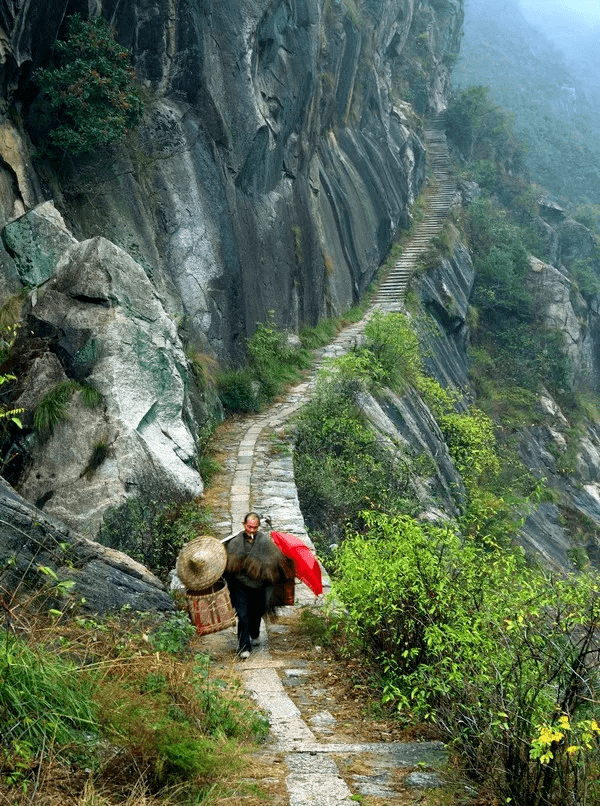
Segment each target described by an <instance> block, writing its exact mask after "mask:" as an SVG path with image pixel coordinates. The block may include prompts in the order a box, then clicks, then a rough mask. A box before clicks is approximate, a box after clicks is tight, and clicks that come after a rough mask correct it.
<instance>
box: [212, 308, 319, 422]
mask: <svg viewBox="0 0 600 806" xmlns="http://www.w3.org/2000/svg"><path fill="white" fill-rule="evenodd" d="M246 352H247V354H248V364H247V365H246V366H245V367H242V368H241V369H235V370H230V371H227V372H223V373H221V374H220V375H219V376H218V377H217V389H218V392H219V397H220V399H221V402H222V404H223V406H225V408H226V409H227V410H228V411H231V412H251V411H259V410H260V409H261V408H262V407H263V406H265V405H266V404H267V403H269V402H271V401H272V400H273V398H274V397H275V396H276V395H277V394H279V392H281V390H282V389H283V387H284V386H286V384H289V383H293V382H294V381H297V380H299V379H300V370H302V369H306V368H308V367H309V366H310V362H311V357H310V354H309V352H308V350H307V349H306V348H305V347H302V348H296V347H290V346H288V344H287V334H286V333H285V332H284V331H283V330H281V329H280V328H279V327H278V326H277V325H275V324H274V323H273V322H272V321H269V322H268V323H266V324H263V323H261V322H259V323H258V324H257V326H256V330H255V331H254V333H253V335H252V336H251V337H250V338H249V339H248V341H247V343H246Z"/></svg>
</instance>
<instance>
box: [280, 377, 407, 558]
mask: <svg viewBox="0 0 600 806" xmlns="http://www.w3.org/2000/svg"><path fill="white" fill-rule="evenodd" d="M294 475H295V479H296V486H297V488H298V495H299V498H300V501H301V504H302V512H303V514H304V517H305V519H306V522H307V524H308V525H309V527H310V529H311V530H315V531H318V532H319V533H320V534H321V535H322V538H321V539H322V540H323V542H324V545H323V546H319V548H320V549H321V550H324V549H325V547H326V545H327V543H328V542H331V540H335V537H336V534H337V533H338V530H339V527H340V525H342V524H344V523H345V522H347V521H350V522H352V521H355V520H356V519H357V518H358V515H359V512H360V511H361V510H362V509H365V508H368V507H373V508H378V509H383V510H386V509H389V510H396V509H397V507H402V508H405V507H409V506H410V508H411V509H412V506H413V505H414V504H409V503H408V500H409V499H410V498H411V493H410V491H409V487H408V468H407V466H406V465H405V464H404V462H403V461H402V460H401V459H400V458H397V457H395V456H394V454H393V452H392V451H391V450H389V449H388V447H387V446H384V445H382V444H380V442H379V441H378V439H377V435H376V433H375V431H374V430H373V429H372V428H371V427H370V426H369V425H368V424H367V423H366V422H365V420H364V417H363V416H361V413H360V410H359V409H358V407H357V406H356V405H355V404H354V402H353V401H352V398H351V396H350V395H349V394H348V388H347V385H346V384H345V383H344V382H341V383H340V382H339V380H338V379H336V378H331V377H325V378H323V380H322V381H321V383H320V385H319V387H318V390H317V393H316V395H315V396H314V397H313V399H312V400H311V401H310V402H309V403H307V404H306V405H305V406H304V407H303V409H302V411H301V413H300V415H299V417H298V421H297V434H296V448H295V451H294Z"/></svg>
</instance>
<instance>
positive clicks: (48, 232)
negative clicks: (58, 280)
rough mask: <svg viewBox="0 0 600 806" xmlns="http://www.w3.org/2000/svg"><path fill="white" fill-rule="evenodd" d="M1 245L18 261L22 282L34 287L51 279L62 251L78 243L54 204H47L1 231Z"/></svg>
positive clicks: (35, 208)
mask: <svg viewBox="0 0 600 806" xmlns="http://www.w3.org/2000/svg"><path fill="white" fill-rule="evenodd" d="M2 242H3V244H4V247H5V248H6V251H7V252H8V253H9V255H11V257H12V258H13V259H14V261H15V266H16V269H17V272H18V275H19V279H20V280H21V282H22V283H23V285H24V286H30V287H31V286H37V285H41V284H42V283H45V282H46V280H49V279H50V277H52V273H53V271H54V267H55V266H56V264H57V263H58V260H59V258H60V257H61V256H62V254H63V252H65V250H66V249H67V248H68V247H69V246H72V245H73V244H76V243H77V240H76V238H75V237H74V236H73V234H72V233H71V232H70V231H69V230H68V229H67V227H66V226H65V222H64V221H63V218H62V216H61V214H60V213H59V212H58V210H57V209H56V208H55V206H54V203H53V202H51V201H47V202H44V203H43V204H38V205H37V207H34V208H33V210H30V211H29V212H28V213H26V214H25V215H23V216H21V217H20V218H17V219H16V220H15V221H11V222H10V224H7V225H6V226H5V227H4V229H3V230H2Z"/></svg>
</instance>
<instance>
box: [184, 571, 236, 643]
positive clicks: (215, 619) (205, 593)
mask: <svg viewBox="0 0 600 806" xmlns="http://www.w3.org/2000/svg"><path fill="white" fill-rule="evenodd" d="M185 598H186V599H187V605H188V612H189V614H190V619H191V620H192V624H194V625H195V626H196V632H197V633H198V635H207V634H208V633H212V632H219V631H220V630H226V629H227V628H228V627H233V626H234V624H235V621H236V617H235V611H234V609H233V606H232V604H231V598H230V596H229V588H228V587H227V583H226V582H225V580H224V579H219V580H218V582H215V584H214V585H212V586H211V587H210V588H206V590H202V591H187V592H186V597H185Z"/></svg>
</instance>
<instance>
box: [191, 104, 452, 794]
mask: <svg viewBox="0 0 600 806" xmlns="http://www.w3.org/2000/svg"><path fill="white" fill-rule="evenodd" d="M426 141H427V146H428V151H429V154H430V164H431V167H432V172H433V189H432V192H431V193H430V195H429V204H428V209H427V212H426V215H425V218H424V220H423V221H422V223H421V224H420V225H419V226H418V227H417V230H416V232H415V234H414V236H413V238H412V239H411V241H410V242H409V244H408V245H407V248H406V249H405V250H404V253H403V255H402V257H401V258H400V259H399V260H398V262H397V263H396V266H395V267H394V268H393V269H392V271H391V272H390V273H389V275H388V277H387V278H385V279H384V281H383V283H382V285H381V286H380V289H379V291H378V293H377V295H376V297H375V300H374V304H373V306H372V308H371V309H370V310H369V312H368V313H367V314H366V316H365V318H364V319H363V320H361V321H360V322H359V323H357V324H354V325H351V326H349V327H347V328H346V329H344V330H343V331H342V332H340V333H339V334H338V336H337V337H336V338H335V340H334V341H333V342H332V343H331V344H330V345H328V346H327V347H326V348H324V349H322V350H318V351H315V364H314V367H313V370H312V371H311V373H310V376H309V377H308V378H307V379H306V380H305V381H304V382H303V383H301V384H299V385H298V386H296V387H294V388H293V389H292V390H291V391H290V392H289V394H288V395H287V397H286V398H285V399H284V400H282V401H280V402H278V403H276V404H275V405H273V406H271V407H270V408H269V409H268V410H267V411H266V412H264V413H261V414H259V415H256V416H252V417H247V418H240V419H237V420H234V421H232V422H230V423H228V425H227V427H226V429H224V430H223V432H222V434H221V437H220V439H219V444H218V450H219V452H220V454H221V460H222V464H223V473H222V474H221V478H220V482H219V485H218V489H217V491H213V492H212V493H211V490H209V491H208V493H207V497H210V496H211V494H212V498H210V500H209V503H210V506H211V508H212V510H213V512H214V513H215V515H216V522H215V524H214V529H215V532H216V533H217V535H218V536H219V537H225V536H227V535H229V534H231V533H232V532H233V531H237V530H238V529H241V523H242V521H243V518H244V515H245V514H246V513H247V512H248V511H250V510H256V511H257V512H259V513H260V514H261V515H262V516H263V517H264V515H266V514H268V515H270V517H271V519H272V523H273V528H275V529H277V530H278V531H282V532H291V533H292V534H294V535H297V536H298V537H300V538H302V539H303V540H304V541H305V542H306V543H307V545H308V546H310V547H311V548H314V546H313V544H312V541H311V540H310V537H309V535H308V534H307V532H306V528H305V525H304V520H303V517H302V513H301V511H300V507H299V503H298V495H297V491H296V486H295V482H294V471H293V461H292V455H291V447H290V444H289V442H288V439H287V436H286V432H285V428H286V424H287V423H288V421H289V420H290V419H291V418H292V417H293V416H294V415H295V414H296V412H297V411H298V410H299V408H300V406H301V405H302V404H303V403H305V402H306V401H307V400H308V399H309V398H310V396H311V394H312V391H313V389H314V385H315V378H316V374H317V371H318V369H319V368H320V367H321V366H322V364H323V362H324V361H325V360H326V359H327V358H328V357H333V356H337V355H340V354H342V353H344V352H345V351H347V350H348V349H349V348H351V347H352V346H353V345H354V344H356V343H357V342H360V339H361V337H362V333H363V330H364V327H365V324H366V322H367V321H368V318H369V316H370V315H372V313H373V311H374V310H375V309H377V308H382V309H385V310H389V309H401V307H402V303H403V296H404V293H405V291H406V286H407V283H408V279H409V277H410V273H411V271H412V270H413V269H414V266H415V262H416V261H417V259H418V257H419V256H420V255H422V254H423V252H424V251H426V249H427V247H428V245H429V242H430V239H431V238H432V237H433V236H434V235H435V234H436V233H438V232H439V231H440V229H441V227H442V223H443V218H444V217H445V216H446V215H447V213H448V210H449V207H450V203H451V199H452V196H453V194H454V192H455V186H454V185H453V184H452V183H451V181H450V180H449V176H448V153H447V149H446V143H445V136H444V134H443V129H442V127H441V123H440V121H439V120H436V121H433V122H432V123H430V124H429V127H428V129H427V131H426ZM324 583H325V591H324V595H325V594H326V593H327V590H328V580H327V579H326V578H325V580H324ZM319 598H320V599H321V597H319ZM315 604H319V602H317V600H316V597H315V596H314V594H313V593H312V592H311V591H310V590H309V589H308V588H307V587H305V586H304V585H303V584H302V583H299V582H297V583H296V604H295V605H294V607H290V608H283V610H284V611H293V610H294V609H295V608H298V607H300V606H302V605H315ZM282 630H285V626H283V625H277V624H275V625H272V626H270V627H269V628H268V630H267V629H265V627H264V625H263V628H262V632H261V642H262V643H261V647H260V649H259V650H258V651H255V652H253V653H252V655H251V656H250V658H249V659H248V660H246V661H240V662H239V663H238V664H237V670H238V671H239V674H240V676H241V678H242V680H243V683H244V685H245V687H246V689H247V690H248V691H249V692H250V693H251V695H252V696H253V697H254V699H255V700H256V702H257V703H258V704H259V705H260V706H261V707H262V708H263V709H264V710H265V711H266V712H267V714H268V715H269V721H270V729H271V740H270V743H269V746H268V750H269V751H270V752H273V753H282V754H283V757H284V759H285V764H286V766H287V775H286V784H287V789H288V792H289V803H290V806H309V804H313V805H314V804H318V806H334V804H335V806H338V805H339V806H346V805H347V806H350V804H352V803H355V802H356V798H357V797H358V796H361V795H362V796H366V795H370V796H373V797H375V798H384V799H385V803H386V804H388V806H393V804H400V803H403V804H404V803H406V799H405V795H404V796H402V794H401V793H400V794H399V792H398V791H397V789H395V788H394V787H393V786H392V782H393V780H394V772H395V771H397V770H398V768H418V770H420V769H421V768H423V769H426V770H428V772H422V771H414V772H412V773H411V774H410V775H408V776H407V777H404V778H403V786H404V787H409V786H414V787H416V788H417V789H418V788H426V787H431V786H440V785H441V784H442V779H441V778H440V776H439V774H438V773H437V772H435V771H432V770H435V769H436V768H439V767H440V766H441V765H442V763H443V760H444V749H443V746H442V745H441V743H439V742H418V743H401V742H390V743H387V742H368V741H367V742H364V741H361V738H360V729H359V728H357V732H356V736H354V737H352V736H348V733H347V728H346V729H345V731H342V732H341V734H343V735H341V737H339V736H338V734H339V733H340V731H339V728H338V726H336V720H335V718H334V717H333V716H332V715H331V713H329V711H327V710H325V709H323V710H321V711H318V712H317V713H313V712H314V711H315V707H314V703H313V704H312V706H313V707H312V708H309V709H308V711H309V712H310V713H313V715H312V717H310V718H309V719H310V726H309V724H307V721H306V719H305V718H304V717H303V715H302V713H301V711H300V709H299V708H298V707H297V706H296V705H295V704H294V702H293V701H292V699H291V698H290V697H289V696H288V694H287V691H286V688H288V689H289V688H290V686H293V685H294V680H295V679H298V678H302V677H303V676H306V675H309V674H310V665H309V664H305V665H304V666H302V667H301V668H298V669H294V668H286V662H285V660H283V661H282V660H277V659H274V658H273V657H271V655H270V654H269V640H268V639H269V636H268V634H267V633H271V635H273V634H274V633H277V631H282ZM204 640H205V643H206V646H207V647H208V650H207V651H210V649H211V647H215V646H216V645H217V644H219V646H220V648H221V650H222V649H223V648H225V649H226V650H229V651H230V653H231V657H232V658H233V657H234V655H235V649H236V636H235V630H233V629H230V630H225V631H223V632H221V633H217V634H214V635H212V636H206V637H205V639H204ZM314 696H315V699H316V701H318V700H319V697H322V696H323V694H322V692H319V691H318V690H316V691H315V693H314ZM325 700H326V698H325ZM357 756H360V757H361V758H362V759H363V760H364V759H365V758H369V759H370V762H369V764H367V765H366V766H365V769H364V771H363V772H362V774H356V773H348V772H347V771H344V770H342V772H344V775H342V774H341V771H340V768H339V766H338V765H339V764H340V763H341V764H342V765H344V766H348V764H349V763H350V762H348V761H347V759H352V758H353V757H357ZM340 758H341V759H342V761H341V762H340ZM344 759H346V761H344ZM353 796H354V800H353V799H352V798H353Z"/></svg>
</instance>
